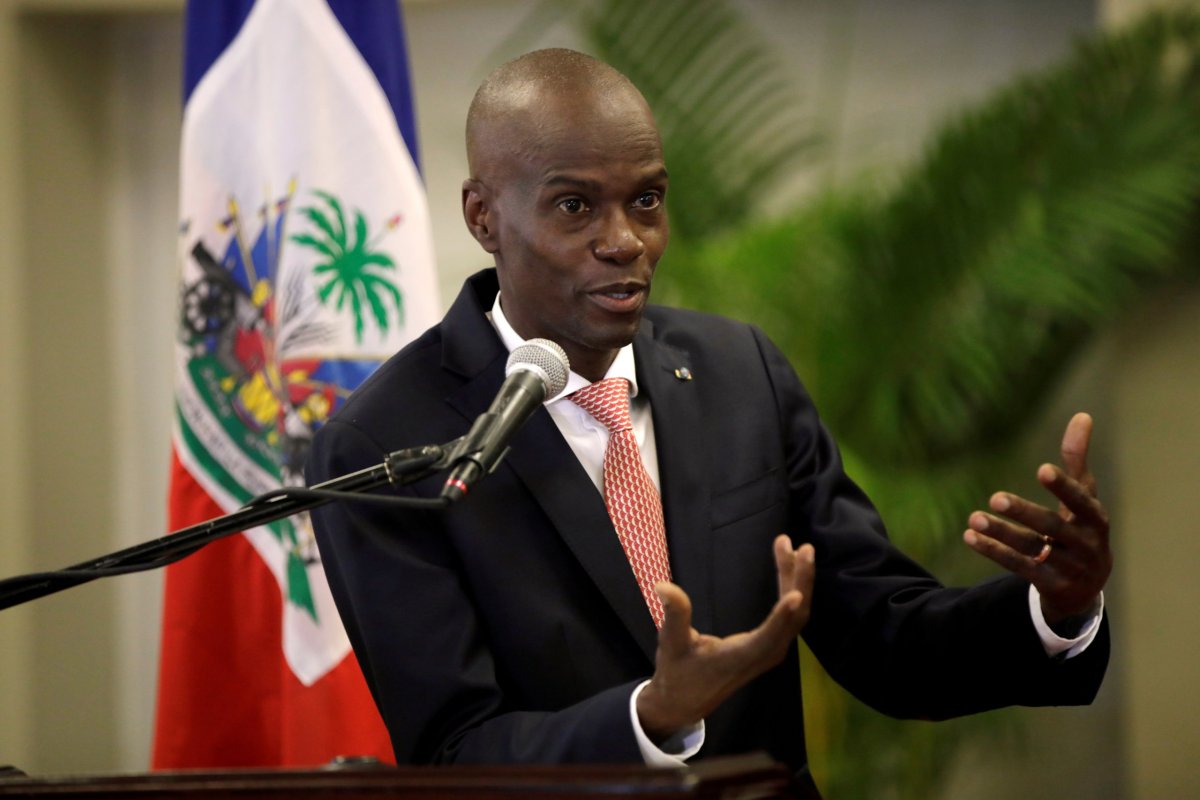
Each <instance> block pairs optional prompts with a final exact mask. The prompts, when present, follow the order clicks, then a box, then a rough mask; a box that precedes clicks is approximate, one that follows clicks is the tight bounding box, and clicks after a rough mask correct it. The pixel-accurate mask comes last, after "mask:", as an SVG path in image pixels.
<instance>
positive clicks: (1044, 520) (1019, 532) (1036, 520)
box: [971, 492, 1069, 550]
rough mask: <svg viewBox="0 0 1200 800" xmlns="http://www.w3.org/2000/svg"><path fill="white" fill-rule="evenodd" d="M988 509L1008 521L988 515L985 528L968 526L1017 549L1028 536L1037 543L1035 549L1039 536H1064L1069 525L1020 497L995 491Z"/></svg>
mask: <svg viewBox="0 0 1200 800" xmlns="http://www.w3.org/2000/svg"><path fill="white" fill-rule="evenodd" d="M988 506H989V507H990V508H991V509H992V510H993V511H995V512H996V513H997V514H1003V515H1004V517H1007V518H1008V519H1004V518H1003V517H998V516H989V517H987V528H986V529H984V528H981V527H979V526H978V525H975V524H972V525H971V527H973V528H975V529H976V530H978V531H981V532H982V531H985V530H986V533H987V534H988V535H989V536H992V537H994V538H998V539H1002V540H1004V541H1005V542H1006V543H1007V544H1009V545H1011V546H1013V547H1015V548H1017V549H1018V550H1019V549H1021V547H1020V543H1021V542H1022V541H1027V540H1028V539H1029V538H1030V537H1033V538H1035V539H1038V540H1039V543H1038V545H1037V546H1038V547H1039V548H1040V547H1041V543H1040V540H1041V539H1042V538H1043V537H1046V536H1049V537H1050V538H1052V539H1057V538H1059V537H1061V536H1068V532H1067V530H1066V529H1067V528H1068V527H1069V526H1068V525H1067V521H1066V520H1065V519H1064V518H1063V516H1062V515H1061V514H1059V513H1058V512H1057V511H1052V510H1051V509H1049V508H1046V507H1045V506H1043V505H1039V504H1038V503H1034V502H1032V501H1030V500H1026V499H1025V498H1023V497H1021V496H1020V495H1015V494H1009V493H1008V492H996V493H995V494H994V495H992V496H991V498H990V499H989V500H988ZM976 513H978V512H976ZM971 521H972V523H974V522H976V521H977V520H976V518H975V515H974V514H973V515H972V520H971ZM1013 523H1016V525H1014V524H1013ZM1031 546H1032V545H1031Z"/></svg>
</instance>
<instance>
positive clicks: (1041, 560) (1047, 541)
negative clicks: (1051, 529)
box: [1033, 536, 1054, 564]
mask: <svg viewBox="0 0 1200 800" xmlns="http://www.w3.org/2000/svg"><path fill="white" fill-rule="evenodd" d="M1053 549H1054V540H1053V539H1051V538H1050V537H1049V536H1043V537H1042V549H1041V551H1040V552H1039V553H1038V554H1037V555H1036V556H1034V557H1033V563H1035V564H1045V563H1046V559H1047V558H1049V557H1050V551H1051V550H1053Z"/></svg>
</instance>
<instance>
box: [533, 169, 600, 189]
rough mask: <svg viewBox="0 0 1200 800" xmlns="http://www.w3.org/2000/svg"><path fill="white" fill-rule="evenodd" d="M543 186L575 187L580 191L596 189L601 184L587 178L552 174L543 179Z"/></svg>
mask: <svg viewBox="0 0 1200 800" xmlns="http://www.w3.org/2000/svg"><path fill="white" fill-rule="evenodd" d="M541 185H542V186H546V187H556V186H573V187H576V188H579V189H595V188H596V187H597V186H599V184H598V183H597V182H596V181H594V180H588V179H587V178H577V177H575V176H573V175H564V174H562V173H553V172H552V173H550V174H549V175H547V176H546V177H544V178H542V180H541Z"/></svg>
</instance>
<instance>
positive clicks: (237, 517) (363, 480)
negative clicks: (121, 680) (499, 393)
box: [0, 436, 469, 610]
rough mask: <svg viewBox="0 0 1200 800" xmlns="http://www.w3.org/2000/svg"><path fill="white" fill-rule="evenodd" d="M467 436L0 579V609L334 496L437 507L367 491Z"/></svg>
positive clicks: (423, 465)
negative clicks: (59, 565)
mask: <svg viewBox="0 0 1200 800" xmlns="http://www.w3.org/2000/svg"><path fill="white" fill-rule="evenodd" d="M468 440H469V437H468V436H463V437H460V438H458V439H455V440H454V441H452V442H449V443H447V444H444V445H422V446H420V447H411V448H408V449H405V450H397V451H395V452H392V453H389V454H388V455H387V456H385V457H384V460H383V462H382V463H380V464H376V465H375V466H372V467H367V468H365V469H361V470H359V471H357V472H352V473H350V474H348V475H342V476H340V477H337V478H331V479H330V480H328V481H325V482H324V483H319V484H317V485H316V486H313V487H312V488H311V489H306V488H303V487H285V488H282V489H277V490H275V491H271V492H267V493H266V494H262V495H259V496H258V497H255V498H254V499H252V500H250V502H248V503H246V504H245V505H244V506H242V507H241V508H239V509H238V510H237V511H234V512H232V513H229V514H226V515H224V516H221V517H216V518H214V519H210V520H207V521H205V522H201V523H198V524H196V525H192V526H190V527H187V528H182V529H180V530H178V531H174V532H172V533H168V534H167V535H166V536H162V537H160V538H158V539H153V540H151V541H148V542H143V543H141V544H137V545H134V546H132V547H127V548H125V549H123V550H118V551H116V552H113V553H109V554H107V555H104V556H100V557H99V558H95V559H92V560H90V561H84V562H82V563H79V564H75V565H73V566H70V567H67V568H65V569H62V570H58V571H55V572H35V573H30V574H28V575H17V576H14V577H12V578H6V579H4V580H0V610H3V609H5V608H10V607H12V606H15V605H20V604H22V603H27V602H29V601H30V600H36V599H37V598H39V597H45V596H46V595H48V594H54V593H55V592H60V591H62V590H63V589H69V588H71V587H72V586H78V585H79V584H82V583H88V582H90V581H93V580H96V579H97V578H104V577H109V576H113V575H125V574H128V573H132V572H142V571H144V570H150V569H157V568H159V567H163V566H166V565H167V564H171V563H173V562H175V561H178V560H179V559H181V558H184V557H185V556H188V555H190V554H191V553H193V552H195V551H196V550H199V549H200V548H201V547H203V546H204V545H206V544H208V543H209V542H213V541H216V540H217V539H221V538H224V537H226V536H229V535H231V534H234V533H240V532H241V531H245V530H250V529H251V528H256V527H258V526H259V525H265V524H266V523H268V522H274V521H276V520H279V519H283V518H284V517H290V516H291V515H293V514H298V513H300V512H301V511H307V510H309V509H310V508H316V507H317V506H321V505H324V504H326V503H329V502H331V501H333V500H335V499H342V500H346V499H349V500H361V501H386V502H389V503H392V504H397V505H407V506H416V507H424V508H442V507H445V506H446V505H447V502H448V501H446V500H443V499H440V498H430V499H423V498H398V497H389V496H382V495H371V494H367V493H368V492H370V491H371V490H373V489H377V488H379V487H381V486H387V485H389V484H390V485H392V486H405V485H407V484H410V483H413V482H415V481H418V480H421V479H422V478H427V477H429V476H430V475H433V474H434V473H436V472H440V471H441V470H443V469H446V468H447V467H449V466H451V465H452V464H454V463H456V462H457V461H459V460H460V459H461V458H462V457H463V454H464V448H465V447H466V446H467V445H468Z"/></svg>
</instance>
